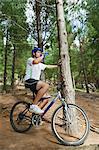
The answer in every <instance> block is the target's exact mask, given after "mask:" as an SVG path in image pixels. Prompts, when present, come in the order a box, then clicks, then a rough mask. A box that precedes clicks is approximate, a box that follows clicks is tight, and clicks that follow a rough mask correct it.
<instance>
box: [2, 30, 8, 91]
mask: <svg viewBox="0 0 99 150" xmlns="http://www.w3.org/2000/svg"><path fill="white" fill-rule="evenodd" d="M7 46H8V30H7V32H6V45H5V58H4V77H3V81H4V83H3V90H5V91H6V82H7Z"/></svg>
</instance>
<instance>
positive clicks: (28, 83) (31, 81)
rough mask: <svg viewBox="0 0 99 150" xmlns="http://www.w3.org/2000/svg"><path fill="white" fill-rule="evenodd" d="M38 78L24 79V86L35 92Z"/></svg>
mask: <svg viewBox="0 0 99 150" xmlns="http://www.w3.org/2000/svg"><path fill="white" fill-rule="evenodd" d="M38 81H39V80H35V79H28V80H26V81H25V87H26V88H30V90H31V91H32V92H34V93H37V90H36V85H37V83H38Z"/></svg>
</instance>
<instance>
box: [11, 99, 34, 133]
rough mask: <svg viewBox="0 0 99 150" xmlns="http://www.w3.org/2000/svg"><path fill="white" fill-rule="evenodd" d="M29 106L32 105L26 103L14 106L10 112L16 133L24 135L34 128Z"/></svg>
mask: <svg viewBox="0 0 99 150" xmlns="http://www.w3.org/2000/svg"><path fill="white" fill-rule="evenodd" d="M29 106H30V104H29V103H27V102H25V101H20V102H17V103H15V104H14V105H13V107H12V109H11V112H10V123H11V126H12V128H13V129H14V130H15V131H16V132H19V133H23V132H26V131H28V130H29V129H30V128H31V127H32V121H31V118H32V116H31V115H32V114H31V113H30V112H29Z"/></svg>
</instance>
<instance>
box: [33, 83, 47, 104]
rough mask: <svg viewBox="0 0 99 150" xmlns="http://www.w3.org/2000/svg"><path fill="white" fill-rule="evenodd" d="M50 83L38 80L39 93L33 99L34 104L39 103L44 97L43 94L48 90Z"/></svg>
mask: <svg viewBox="0 0 99 150" xmlns="http://www.w3.org/2000/svg"><path fill="white" fill-rule="evenodd" d="M48 88H49V85H48V84H47V83H45V82H43V81H38V83H37V85H36V90H37V91H38V92H37V95H36V97H35V99H34V101H33V104H37V103H38V101H39V100H40V99H41V98H42V96H43V95H44V94H45V93H46V92H47V90H48Z"/></svg>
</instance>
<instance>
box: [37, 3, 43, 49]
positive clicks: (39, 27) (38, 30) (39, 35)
mask: <svg viewBox="0 0 99 150" xmlns="http://www.w3.org/2000/svg"><path fill="white" fill-rule="evenodd" d="M40 13H41V6H40V5H39V2H37V1H36V25H37V39H38V47H40V48H43V40H42V28H41V16H40Z"/></svg>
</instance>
